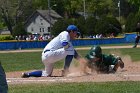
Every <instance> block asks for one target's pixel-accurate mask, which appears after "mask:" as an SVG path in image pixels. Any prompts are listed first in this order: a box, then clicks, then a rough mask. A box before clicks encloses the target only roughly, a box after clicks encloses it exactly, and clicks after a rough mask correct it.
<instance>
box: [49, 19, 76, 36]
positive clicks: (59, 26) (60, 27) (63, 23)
mask: <svg viewBox="0 0 140 93" xmlns="http://www.w3.org/2000/svg"><path fill="white" fill-rule="evenodd" d="M70 24H74V25H75V24H76V19H75V18H71V19H60V20H58V21H57V22H55V24H54V25H53V27H52V31H51V34H52V35H54V36H56V35H58V34H59V33H60V32H62V31H66V29H67V26H68V25H70Z"/></svg>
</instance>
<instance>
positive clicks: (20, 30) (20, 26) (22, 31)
mask: <svg viewBox="0 0 140 93" xmlns="http://www.w3.org/2000/svg"><path fill="white" fill-rule="evenodd" d="M26 34H27V32H26V31H25V29H24V26H23V24H22V23H18V24H17V25H16V26H15V27H14V29H13V33H12V35H13V36H19V35H26Z"/></svg>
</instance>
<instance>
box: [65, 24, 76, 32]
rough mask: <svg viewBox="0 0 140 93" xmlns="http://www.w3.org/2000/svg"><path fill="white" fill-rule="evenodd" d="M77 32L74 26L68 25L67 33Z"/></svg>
mask: <svg viewBox="0 0 140 93" xmlns="http://www.w3.org/2000/svg"><path fill="white" fill-rule="evenodd" d="M71 30H72V31H77V32H78V28H77V26H75V25H69V26H68V27H67V31H71Z"/></svg>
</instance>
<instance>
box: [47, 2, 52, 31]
mask: <svg viewBox="0 0 140 93" xmlns="http://www.w3.org/2000/svg"><path fill="white" fill-rule="evenodd" d="M48 11H49V22H50V29H48V30H49V31H48V32H51V27H52V26H51V7H50V0H48Z"/></svg>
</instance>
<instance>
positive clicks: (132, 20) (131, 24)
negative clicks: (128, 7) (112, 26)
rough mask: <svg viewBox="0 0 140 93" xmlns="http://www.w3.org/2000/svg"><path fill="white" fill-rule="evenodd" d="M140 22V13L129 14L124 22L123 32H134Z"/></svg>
mask: <svg viewBox="0 0 140 93" xmlns="http://www.w3.org/2000/svg"><path fill="white" fill-rule="evenodd" d="M139 21H140V12H138V13H136V14H133V13H131V14H130V15H129V16H128V18H127V22H126V28H125V29H126V30H125V32H135V31H136V26H137V23H138V22H139Z"/></svg>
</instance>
